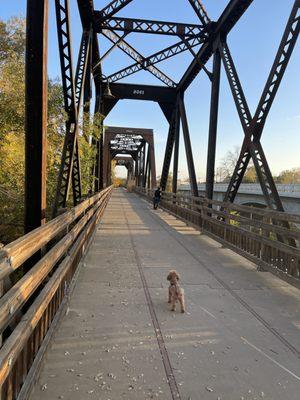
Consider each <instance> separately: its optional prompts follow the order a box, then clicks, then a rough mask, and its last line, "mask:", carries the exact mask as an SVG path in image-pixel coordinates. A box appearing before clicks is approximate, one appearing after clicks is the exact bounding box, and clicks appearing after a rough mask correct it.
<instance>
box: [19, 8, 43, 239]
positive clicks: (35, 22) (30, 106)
mask: <svg viewBox="0 0 300 400" xmlns="http://www.w3.org/2000/svg"><path fill="white" fill-rule="evenodd" d="M47 46H48V0H28V1H27V18H26V64H25V65H26V67H25V221H24V227H25V233H28V232H30V231H32V230H33V229H35V228H37V227H39V226H41V225H42V224H44V223H45V222H46V146H47V86H48V77H47Z"/></svg>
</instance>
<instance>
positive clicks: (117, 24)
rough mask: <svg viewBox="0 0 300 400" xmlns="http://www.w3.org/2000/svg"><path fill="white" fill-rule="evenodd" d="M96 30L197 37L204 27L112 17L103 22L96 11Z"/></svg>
mask: <svg viewBox="0 0 300 400" xmlns="http://www.w3.org/2000/svg"><path fill="white" fill-rule="evenodd" d="M94 29H95V30H96V32H98V33H101V32H102V30H103V29H108V30H112V31H122V32H137V33H151V34H159V35H171V36H184V37H195V36H199V35H200V34H201V33H202V30H203V27H202V25H196V24H184V23H178V22H167V21H153V20H147V19H137V18H120V17H112V18H106V19H104V20H103V18H102V15H101V12H99V11H95V19H94Z"/></svg>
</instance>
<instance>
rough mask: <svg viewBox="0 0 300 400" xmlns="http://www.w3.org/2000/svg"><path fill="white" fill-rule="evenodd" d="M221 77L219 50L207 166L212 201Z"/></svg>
mask: <svg viewBox="0 0 300 400" xmlns="http://www.w3.org/2000/svg"><path fill="white" fill-rule="evenodd" d="M220 75H221V55H220V51H219V50H218V49H217V50H216V52H215V54H214V61H213V79H212V85H211V102H210V120H209V137H208V149H207V165H206V197H207V198H208V199H211V200H212V198H213V193H214V179H215V161H216V142H217V128H218V111H219V92H220Z"/></svg>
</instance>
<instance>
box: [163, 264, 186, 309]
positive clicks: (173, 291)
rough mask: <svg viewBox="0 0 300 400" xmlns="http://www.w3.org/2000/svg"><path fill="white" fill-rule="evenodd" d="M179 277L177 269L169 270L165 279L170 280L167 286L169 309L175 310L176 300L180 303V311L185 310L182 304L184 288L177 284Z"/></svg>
mask: <svg viewBox="0 0 300 400" xmlns="http://www.w3.org/2000/svg"><path fill="white" fill-rule="evenodd" d="M179 279H180V277H179V275H178V273H177V271H175V270H172V271H169V274H168V276H167V280H168V281H170V286H169V301H168V303H171V304H172V308H171V311H175V307H176V302H177V300H178V301H179V303H180V307H181V312H182V313H184V312H185V304H184V290H183V289H182V288H181V287H180V286H179V284H178V281H179Z"/></svg>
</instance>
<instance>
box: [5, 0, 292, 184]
mask: <svg viewBox="0 0 300 400" xmlns="http://www.w3.org/2000/svg"><path fill="white" fill-rule="evenodd" d="M2 3H4V4H2V7H1V18H3V19H7V18H9V17H11V16H15V15H17V16H24V15H25V13H26V1H25V0H16V1H11V2H2ZM76 3H77V1H76V0H70V4H71V14H72V34H73V46H74V49H73V50H74V52H73V59H74V60H75V59H76V58H77V56H76V55H77V51H78V44H79V40H80V36H81V24H80V20H79V16H78V13H77V8H76ZM94 3H95V8H96V9H101V8H102V7H103V6H104V5H105V4H107V3H108V1H104V0H94ZM203 3H204V5H205V6H206V9H207V12H208V14H209V16H210V18H211V19H212V20H216V19H217V18H218V16H219V15H220V13H221V12H222V10H223V9H224V7H225V5H226V4H227V3H228V0H203ZM293 3H294V0H254V2H253V4H252V6H250V8H249V9H248V10H247V11H246V13H245V14H244V16H243V17H242V19H241V20H240V21H239V22H238V24H237V25H236V27H235V28H234V29H233V30H232V32H231V33H230V35H229V37H228V43H229V47H230V49H231V52H232V55H233V58H234V60H235V64H236V67H237V70H238V72H239V76H240V79H241V82H242V85H243V88H244V91H245V94H246V97H247V100H248V103H249V106H250V109H251V111H252V113H254V111H255V109H256V106H257V103H258V100H259V97H260V95H261V92H262V90H263V87H264V84H265V82H266V79H267V76H268V73H269V70H270V68H271V65H272V63H273V60H274V56H275V54H276V51H277V48H278V45H279V42H280V39H281V36H282V33H283V30H284V28H285V25H286V22H287V19H288V16H289V14H290V11H291V8H292V5H293ZM49 4H50V21H51V23H50V24H49V66H48V73H49V75H50V76H51V77H59V75H60V70H59V60H58V51H57V38H56V25H55V19H54V0H49ZM119 15H120V16H124V17H137V18H145V19H148V18H149V19H157V20H167V21H168V20H169V21H181V22H190V23H197V17H196V15H195V13H194V11H193V9H192V7H191V6H190V5H189V3H188V1H187V0H164V1H158V0H151V1H149V0H134V1H133V2H132V3H131V4H130V5H128V6H127V7H126V8H125V9H123V10H122V11H121V12H120V13H119ZM145 36H146V37H145ZM99 39H100V48H101V52H102V54H103V52H105V51H106V49H107V48H108V46H109V44H108V43H107V41H106V40H105V39H104V38H103V37H102V36H100V37H99ZM127 40H128V42H129V43H131V44H132V45H134V46H135V47H136V48H137V50H139V51H140V52H141V53H143V54H144V55H149V54H152V53H154V52H155V51H157V50H159V49H160V48H162V47H166V46H168V45H169V44H172V43H174V41H175V40H176V39H174V38H170V37H161V36H156V35H142V36H141V35H139V34H132V35H130V36H128V37H127ZM299 59H300V46H299V42H298V43H297V45H296V49H295V51H294V54H293V56H292V58H291V61H290V64H289V66H288V69H287V71H286V74H285V77H284V79H283V81H282V83H281V87H280V89H279V92H278V95H277V97H276V100H275V102H274V104H273V106H272V109H271V112H270V115H269V118H268V120H267V123H266V127H265V131H264V133H263V136H262V144H263V147H264V149H265V153H266V155H267V158H268V161H269V164H270V167H271V170H272V171H273V173H274V174H277V173H278V172H279V171H281V170H283V169H289V168H294V167H300V154H299V135H300V74H299ZM190 62H191V56H190V55H189V54H186V53H185V54H183V55H180V56H177V57H176V58H173V59H170V60H168V61H165V62H163V63H161V64H158V65H157V66H158V67H159V68H161V69H162V70H163V71H165V72H166V73H167V74H168V75H169V76H171V77H172V78H173V79H174V80H175V81H178V80H179V79H180V77H181V75H182V74H183V72H184V71H185V69H186V68H187V66H188V65H189V63H190ZM131 63H132V61H131V59H130V58H129V57H128V56H126V55H124V54H123V53H122V52H121V51H120V50H116V51H115V52H114V53H113V54H112V55H111V56H110V57H109V58H108V59H107V60H106V62H105V64H104V71H103V72H104V73H105V74H109V73H110V72H113V71H115V70H118V69H120V68H121V67H123V66H126V65H129V64H131ZM208 67H209V68H211V64H210V63H209V64H208ZM124 82H132V83H149V84H160V82H159V81H157V80H156V79H155V78H154V77H152V75H150V74H149V73H146V72H144V71H143V72H139V73H138V74H136V75H132V76H131V77H128V78H126V80H124ZM185 98H186V109H187V115H188V119H189V126H190V133H191V141H192V147H193V153H194V159H195V165H196V172H197V178H198V179H201V180H203V179H204V178H205V165H206V152H207V140H208V138H207V135H208V118H209V114H208V112H209V105H210V104H209V103H210V84H209V80H208V78H207V76H206V75H205V74H204V73H203V72H201V73H200V74H199V76H198V77H197V78H196V80H195V81H194V82H193V84H192V85H191V87H190V88H189V90H188V91H187V93H186V96H185ZM106 124H107V125H115V126H132V127H144V128H151V129H154V132H155V142H156V158H157V164H158V173H159V172H160V169H161V165H162V161H163V154H164V146H165V142H166V137H167V130H168V126H167V123H166V121H165V119H164V117H163V115H162V113H161V111H160V109H159V107H158V105H157V104H155V103H152V102H139V101H120V102H119V103H118V105H117V106H116V107H115V109H114V110H113V111H112V112H111V114H110V115H109V117H108V118H107V120H106ZM242 140H243V132H242V129H241V126H240V122H239V118H238V115H237V112H236V109H235V106H234V103H233V99H232V95H231V92H230V89H229V85H228V82H227V80H226V77H225V71H224V70H222V78H221V92H220V111H219V129H218V143H217V165H218V164H219V163H220V161H221V159H222V157H224V155H225V154H226V152H227V151H228V150H233V149H234V147H235V146H240V144H241V143H242ZM179 176H180V177H186V176H187V166H186V162H185V156H184V144H183V142H182V141H181V143H180V161H179Z"/></svg>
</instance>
